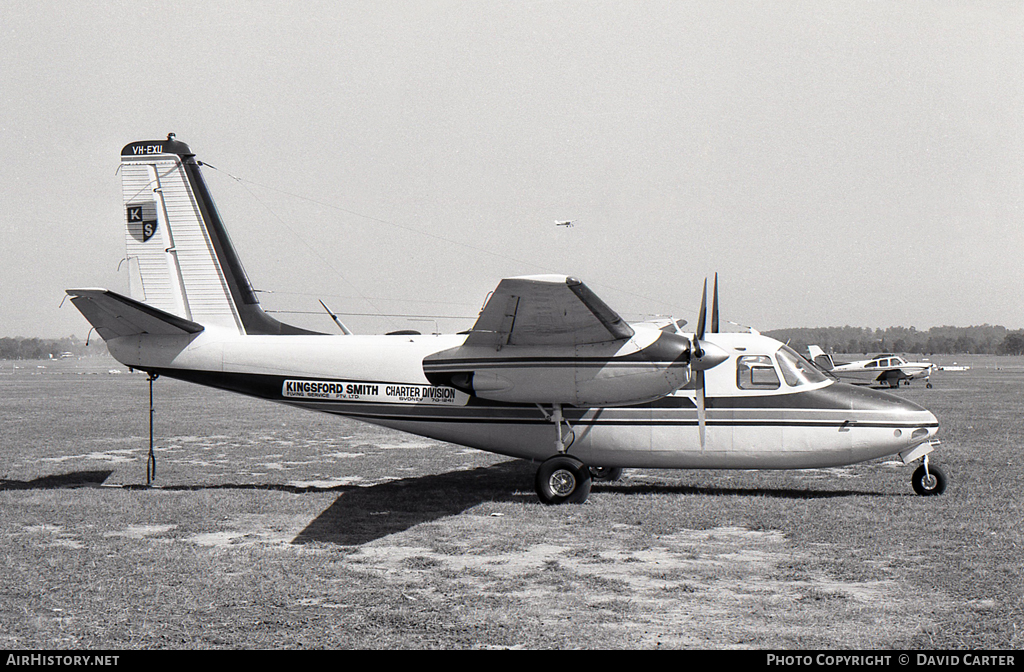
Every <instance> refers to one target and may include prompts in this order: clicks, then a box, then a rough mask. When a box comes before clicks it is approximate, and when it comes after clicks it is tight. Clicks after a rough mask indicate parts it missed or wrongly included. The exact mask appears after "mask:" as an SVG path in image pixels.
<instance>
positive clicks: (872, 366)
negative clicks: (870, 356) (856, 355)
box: [864, 362, 878, 369]
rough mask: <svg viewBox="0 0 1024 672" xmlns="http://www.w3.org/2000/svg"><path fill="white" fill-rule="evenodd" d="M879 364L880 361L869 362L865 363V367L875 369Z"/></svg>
mask: <svg viewBox="0 0 1024 672" xmlns="http://www.w3.org/2000/svg"><path fill="white" fill-rule="evenodd" d="M877 366H878V362H868V363H867V364H865V365H864V368H865V369H873V368H875V367H877Z"/></svg>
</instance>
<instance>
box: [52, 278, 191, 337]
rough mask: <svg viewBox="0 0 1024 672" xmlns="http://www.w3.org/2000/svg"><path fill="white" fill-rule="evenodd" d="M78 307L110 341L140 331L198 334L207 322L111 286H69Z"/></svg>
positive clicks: (139, 332)
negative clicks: (157, 306) (158, 305)
mask: <svg viewBox="0 0 1024 672" xmlns="http://www.w3.org/2000/svg"><path fill="white" fill-rule="evenodd" d="M67 293H68V295H69V296H70V297H71V303H73V304H75V308H78V310H79V311H80V312H81V313H82V315H84V316H85V319H87V320H89V322H90V323H91V324H92V326H93V327H95V328H96V333H98V334H99V335H100V337H102V338H103V340H105V341H108V340H110V339H112V338H120V337H122V336H135V335H137V334H157V335H181V334H197V333H199V332H200V331H202V330H203V325H201V324H196V323H195V322H192V321H189V320H186V319H183V318H181V317H178V316H177V315H172V314H171V313H168V312H165V311H163V310H159V309H157V308H153V307H152V306H147V305H146V304H144V303H139V302H138V301H135V300H134V299H129V298H128V297H127V296H121V295H120V294H118V293H116V292H111V291H110V290H107V289H69V290H67Z"/></svg>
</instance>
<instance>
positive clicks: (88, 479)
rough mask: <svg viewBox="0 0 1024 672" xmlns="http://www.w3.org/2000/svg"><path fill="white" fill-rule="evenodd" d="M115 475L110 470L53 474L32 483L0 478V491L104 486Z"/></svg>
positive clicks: (33, 480)
mask: <svg viewBox="0 0 1024 672" xmlns="http://www.w3.org/2000/svg"><path fill="white" fill-rule="evenodd" d="M112 473H114V472H113V470H110V469H99V470H95V471H73V472H71V473H69V474H52V475H50V476H40V477H39V478H33V479H32V480H31V481H16V480H13V479H7V478H0V490H51V489H56V488H81V487H90V486H91V487H96V486H99V485H103V483H104V481H106V480H107V479H108V478H110V475H111V474H112Z"/></svg>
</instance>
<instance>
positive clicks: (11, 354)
mask: <svg viewBox="0 0 1024 672" xmlns="http://www.w3.org/2000/svg"><path fill="white" fill-rule="evenodd" d="M66 352H69V353H71V354H72V355H73V356H75V357H81V356H82V355H99V354H105V353H106V352H107V348H106V345H105V344H104V343H103V339H101V338H93V339H92V340H90V341H89V345H88V346H86V344H85V341H83V340H80V339H79V338H78V337H76V336H68V337H67V338H0V359H50V358H51V357H52V358H54V359H57V358H58V357H60V356H61V355H62V354H63V353H66Z"/></svg>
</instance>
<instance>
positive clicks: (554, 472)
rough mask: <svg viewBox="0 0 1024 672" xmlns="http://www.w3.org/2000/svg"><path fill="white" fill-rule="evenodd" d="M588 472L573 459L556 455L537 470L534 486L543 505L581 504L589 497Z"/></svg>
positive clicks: (581, 464) (589, 481) (580, 463)
mask: <svg viewBox="0 0 1024 672" xmlns="http://www.w3.org/2000/svg"><path fill="white" fill-rule="evenodd" d="M590 484H591V478H590V470H589V469H587V466H586V465H585V464H583V463H582V462H580V461H579V460H577V459H576V458H574V457H569V456H568V455H556V456H554V457H552V458H548V459H547V460H545V461H544V462H543V463H542V464H541V465H540V468H539V469H538V470H537V478H536V480H535V482H534V485H535V486H536V489H537V496H538V497H540V501H542V502H544V503H545V504H582V503H583V502H585V501H587V497H588V496H589V495H590Z"/></svg>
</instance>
